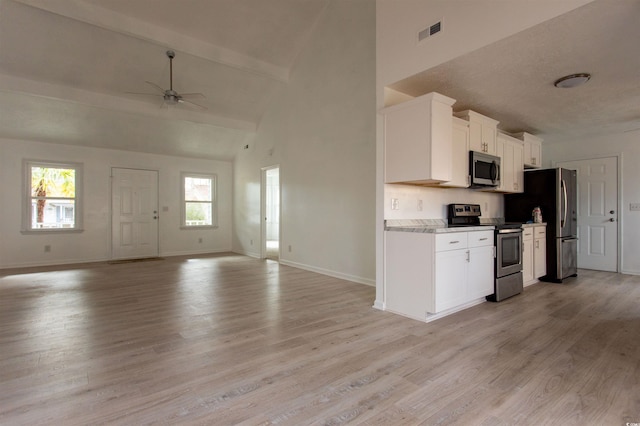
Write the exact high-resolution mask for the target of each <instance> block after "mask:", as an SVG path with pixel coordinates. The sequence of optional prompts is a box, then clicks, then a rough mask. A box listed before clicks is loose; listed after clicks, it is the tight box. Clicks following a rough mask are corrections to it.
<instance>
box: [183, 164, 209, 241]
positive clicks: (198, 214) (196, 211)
mask: <svg viewBox="0 0 640 426" xmlns="http://www.w3.org/2000/svg"><path fill="white" fill-rule="evenodd" d="M215 186H216V177H215V176H214V175H204V174H192V173H183V174H182V226H183V227H186V228H194V227H213V226H216V211H215V210H216V203H215Z"/></svg>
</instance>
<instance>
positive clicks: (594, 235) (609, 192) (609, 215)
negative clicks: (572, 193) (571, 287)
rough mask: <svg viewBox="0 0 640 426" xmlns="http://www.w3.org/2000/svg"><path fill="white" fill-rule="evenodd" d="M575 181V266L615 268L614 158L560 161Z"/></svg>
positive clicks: (605, 269)
mask: <svg viewBox="0 0 640 426" xmlns="http://www.w3.org/2000/svg"><path fill="white" fill-rule="evenodd" d="M557 165H558V167H563V168H567V169H573V170H576V171H577V172H578V173H577V182H578V191H577V196H578V267H579V268H585V269H595V270H599V271H611V272H617V270H618V217H619V216H618V210H617V209H618V159H617V158H616V157H606V158H596V159H591V160H579V161H564V162H561V163H558V164H557Z"/></svg>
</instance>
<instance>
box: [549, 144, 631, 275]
mask: <svg viewBox="0 0 640 426" xmlns="http://www.w3.org/2000/svg"><path fill="white" fill-rule="evenodd" d="M613 156H620V160H621V161H620V164H619V165H618V167H619V170H618V174H619V177H620V179H619V181H620V182H621V185H620V188H619V200H620V206H621V209H620V214H619V216H618V221H619V224H620V234H619V235H620V237H621V241H620V253H619V256H620V258H621V271H620V272H623V273H627V274H640V256H638V253H640V212H637V211H630V210H629V204H630V203H640V186H639V185H638V182H640V167H639V163H638V159H640V131H635V132H629V133H622V134H618V135H608V136H596V137H591V138H580V139H576V140H569V141H567V140H565V141H563V142H555V143H551V141H546V143H544V144H543V145H542V158H543V161H544V164H545V166H549V167H551V166H554V165H555V163H557V162H559V161H570V160H586V159H591V158H601V157H613Z"/></svg>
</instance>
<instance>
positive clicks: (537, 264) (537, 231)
mask: <svg viewBox="0 0 640 426" xmlns="http://www.w3.org/2000/svg"><path fill="white" fill-rule="evenodd" d="M533 251H534V253H535V254H534V255H533V275H534V278H536V279H538V278H540V277H542V276H544V275H547V227H546V226H534V228H533Z"/></svg>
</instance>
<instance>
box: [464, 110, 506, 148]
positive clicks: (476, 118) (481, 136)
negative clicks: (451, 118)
mask: <svg viewBox="0 0 640 426" xmlns="http://www.w3.org/2000/svg"><path fill="white" fill-rule="evenodd" d="M455 116H456V117H460V118H462V119H464V120H467V121H468V122H469V149H470V150H471V151H478V152H484V153H487V154H491V155H496V153H497V148H496V146H497V142H496V136H497V133H498V121H496V120H494V119H493V118H489V117H486V116H484V115H482V114H479V113H477V112H475V111H471V110H467V111H460V112H456V113H455Z"/></svg>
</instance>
